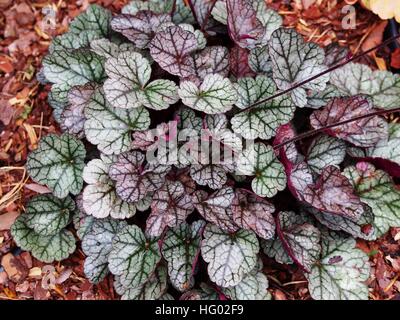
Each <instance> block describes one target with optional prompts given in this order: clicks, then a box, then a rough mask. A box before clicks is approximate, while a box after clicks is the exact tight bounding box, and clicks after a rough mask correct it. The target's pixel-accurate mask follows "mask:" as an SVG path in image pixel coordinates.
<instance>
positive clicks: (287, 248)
mask: <svg viewBox="0 0 400 320" xmlns="http://www.w3.org/2000/svg"><path fill="white" fill-rule="evenodd" d="M275 224H276V233H277V234H278V237H279V239H280V240H281V242H282V246H283V248H284V249H285V251H286V253H287V254H288V255H289V257H290V258H291V259H292V260H293V262H294V263H295V264H296V265H297V266H298V267H299V268H300V269H301V271H303V272H305V273H309V271H308V270H306V269H305V268H304V266H303V265H302V264H301V263H300V261H299V260H298V259H297V258H296V256H295V254H294V252H293V250H292V248H291V247H290V245H289V243H288V242H287V241H286V238H285V236H284V234H283V232H282V227H281V222H280V221H279V213H278V214H277V215H276V217H275Z"/></svg>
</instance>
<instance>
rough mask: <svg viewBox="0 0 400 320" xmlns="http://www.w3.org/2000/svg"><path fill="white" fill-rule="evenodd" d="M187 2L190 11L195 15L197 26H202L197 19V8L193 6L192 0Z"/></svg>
mask: <svg viewBox="0 0 400 320" xmlns="http://www.w3.org/2000/svg"><path fill="white" fill-rule="evenodd" d="M185 2H187V4H188V5H189V7H190V10H191V11H192V13H193V17H194V19H195V20H196V22H197V24H198V25H199V26H200V23H199V19H198V18H197V14H196V10H195V8H194V6H193V3H192V0H187V1H185Z"/></svg>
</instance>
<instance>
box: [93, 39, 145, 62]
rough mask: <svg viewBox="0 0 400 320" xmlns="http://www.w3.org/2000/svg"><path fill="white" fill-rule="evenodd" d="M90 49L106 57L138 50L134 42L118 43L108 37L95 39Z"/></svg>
mask: <svg viewBox="0 0 400 320" xmlns="http://www.w3.org/2000/svg"><path fill="white" fill-rule="evenodd" d="M90 49H91V50H92V51H93V52H95V53H96V54H98V55H99V56H101V57H104V58H106V59H109V58H113V57H117V56H118V55H119V54H120V53H121V52H131V53H133V52H138V49H136V48H135V47H134V45H133V44H132V43H121V44H117V43H114V42H111V41H110V40H108V39H106V38H101V39H96V40H93V41H92V42H91V43H90Z"/></svg>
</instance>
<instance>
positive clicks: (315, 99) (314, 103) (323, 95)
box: [306, 84, 343, 109]
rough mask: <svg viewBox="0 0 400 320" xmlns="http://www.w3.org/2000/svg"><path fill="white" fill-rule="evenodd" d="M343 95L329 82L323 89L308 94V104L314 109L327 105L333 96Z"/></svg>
mask: <svg viewBox="0 0 400 320" xmlns="http://www.w3.org/2000/svg"><path fill="white" fill-rule="evenodd" d="M339 97H343V94H342V93H341V92H340V91H339V90H338V89H337V88H336V87H335V86H333V85H331V84H328V85H327V86H326V88H325V90H323V91H311V92H309V93H308V96H307V106H306V107H308V108H312V109H319V108H321V107H325V106H326V105H327V104H328V103H329V102H330V101H331V100H332V99H333V98H339Z"/></svg>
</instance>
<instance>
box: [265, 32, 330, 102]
mask: <svg viewBox="0 0 400 320" xmlns="http://www.w3.org/2000/svg"><path fill="white" fill-rule="evenodd" d="M269 54H270V56H271V61H272V72H273V77H274V80H275V82H276V84H277V86H278V88H279V89H281V90H286V89H289V88H290V87H292V86H293V85H294V84H297V83H299V82H301V81H303V80H306V79H307V78H310V77H311V76H313V75H316V74H319V73H321V72H322V71H324V70H325V69H326V67H325V66H324V59H325V53H324V50H322V48H320V47H318V45H316V44H315V43H310V42H305V41H304V40H303V38H302V36H301V35H300V34H298V33H297V32H296V31H295V30H291V29H282V28H281V29H278V30H276V31H274V32H273V34H272V36H271V41H270V42H269ZM328 80H329V75H323V76H321V77H318V79H315V80H312V81H308V82H307V84H305V85H303V86H301V87H299V88H296V89H294V90H292V91H291V97H292V99H293V102H294V103H295V105H296V106H298V107H304V106H306V104H307V93H306V90H308V89H309V90H316V91H322V90H324V89H325V86H326V82H327V81H328Z"/></svg>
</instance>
